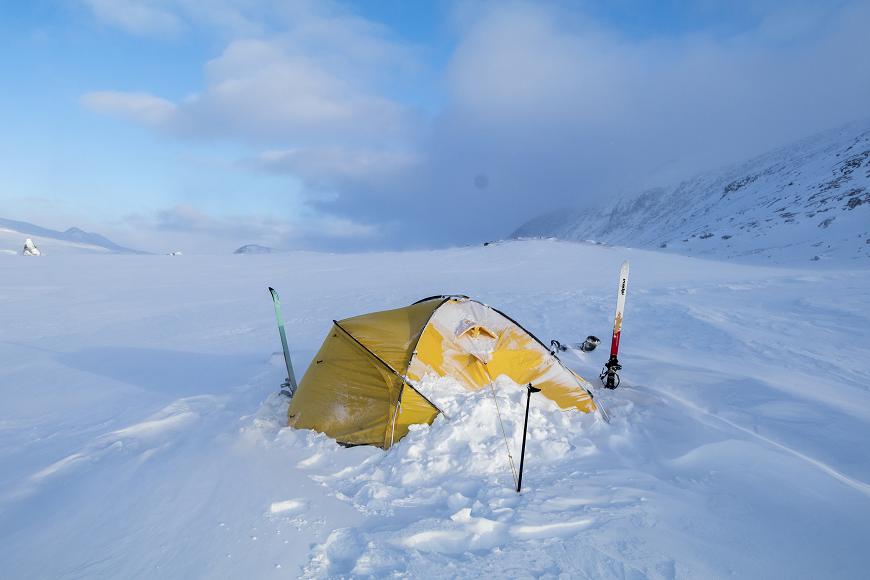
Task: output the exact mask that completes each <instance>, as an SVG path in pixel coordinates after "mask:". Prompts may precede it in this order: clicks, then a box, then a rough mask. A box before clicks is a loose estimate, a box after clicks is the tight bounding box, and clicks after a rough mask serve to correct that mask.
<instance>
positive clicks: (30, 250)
mask: <svg viewBox="0 0 870 580" xmlns="http://www.w3.org/2000/svg"><path fill="white" fill-rule="evenodd" d="M22 253H23V254H24V255H25V256H40V255H42V252H40V251H39V248H37V247H36V244H34V243H33V240H31V239H30V238H27V239H26V240H24V251H23V252H22Z"/></svg>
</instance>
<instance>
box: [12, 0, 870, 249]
mask: <svg viewBox="0 0 870 580" xmlns="http://www.w3.org/2000/svg"><path fill="white" fill-rule="evenodd" d="M0 10H2V18H0V36H2V40H0V42H2V51H0V65H2V70H4V71H5V73H6V75H5V82H4V83H3V90H2V91H0V120H2V126H3V138H2V139H0V217H6V218H10V219H20V220H26V221H32V222H35V223H38V224H40V225H43V226H48V227H56V228H66V227H69V226H71V225H78V226H81V227H85V228H87V229H91V230H95V231H99V232H101V233H104V234H106V235H109V236H110V237H113V238H116V239H117V241H119V242H121V243H125V244H128V245H132V246H135V247H141V248H143V249H148V250H153V251H163V250H169V249H175V248H176V247H180V248H184V249H188V250H192V251H207V250H208V249H215V250H216V251H226V250H230V249H232V248H233V247H235V246H238V245H241V244H243V243H263V244H266V245H272V246H278V247H285V248H292V247H307V248H324V249H340V250H344V249H357V248H374V247H392V248H407V247H426V246H435V245H444V244H452V243H467V242H475V241H479V240H481V239H488V238H494V237H501V236H504V235H507V234H508V233H510V231H512V230H513V229H514V228H515V227H516V226H517V225H519V224H520V223H521V222H522V221H524V220H525V219H527V218H528V217H533V215H534V214H535V213H540V212H543V211H548V210H552V209H554V208H557V207H563V206H583V205H592V204H595V203H600V202H604V201H607V200H609V199H611V198H612V197H613V196H617V195H620V194H622V193H625V192H629V191H632V190H634V189H636V188H638V187H648V186H652V185H657V184H659V183H660V182H662V181H665V180H672V179H676V178H678V177H684V176H686V174H689V173H691V172H694V171H698V170H701V169H705V168H708V167H714V166H716V165H721V164H724V163H728V162H731V161H735V160H739V159H741V158H745V157H748V156H749V155H751V154H755V153H759V152H762V151H764V150H765V149H766V148H769V147H772V146H775V145H779V144H782V143H785V142H787V141H789V140H792V139H796V138H799V137H803V136H805V135H808V134H810V133H812V132H814V131H818V130H821V129H824V128H827V127H830V126H834V125H837V124H841V123H844V122H848V121H851V120H854V119H857V118H862V117H866V116H868V114H867V107H866V103H867V102H870V64H868V61H870V59H867V58H866V40H865V39H866V31H867V30H868V29H870V17H868V15H870V9H868V2H865V1H844V2H812V1H799V2H788V3H783V2H768V1H763V0H762V1H758V2H749V1H740V0H738V1H733V2H724V1H717V0H697V1H676V0H670V1H663V2H645V1H640V0H613V1H610V2H591V1H590V2H551V3H540V2H539V3H522V2H400V1H398V0H385V1H375V0H366V1H363V2H355V3H354V2H347V3H338V2H336V3H333V2H282V1H278V0H239V1H237V2H234V1H231V0H212V1H206V0H146V1H139V0H54V1H48V0H35V1H33V2H4V3H3V7H2V8H0ZM627 168H630V169H627Z"/></svg>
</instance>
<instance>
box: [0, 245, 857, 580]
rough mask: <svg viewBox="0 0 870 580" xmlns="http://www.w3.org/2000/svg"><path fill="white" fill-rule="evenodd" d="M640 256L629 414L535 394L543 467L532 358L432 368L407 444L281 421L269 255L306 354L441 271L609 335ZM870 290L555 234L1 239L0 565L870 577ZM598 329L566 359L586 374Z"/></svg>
mask: <svg viewBox="0 0 870 580" xmlns="http://www.w3.org/2000/svg"><path fill="white" fill-rule="evenodd" d="M624 258H629V259H631V260H632V289H631V295H630V296H629V300H628V305H627V308H626V321H625V326H624V336H623V344H622V348H623V355H622V356H621V359H622V360H623V362H624V364H625V367H626V368H625V371H624V373H623V378H624V381H625V383H624V384H625V385H626V386H625V387H621V388H620V389H618V390H617V391H615V392H603V391H602V390H600V389H599V390H598V391H597V392H596V395H597V397H598V398H599V400H603V401H604V403H605V404H606V405H607V406H608V409H609V411H610V414H611V416H612V422H611V423H610V424H609V425H608V424H605V423H603V422H601V420H600V419H598V418H596V417H595V416H593V415H583V414H579V413H573V412H562V411H559V410H558V409H556V408H555V407H554V406H553V405H552V404H551V403H550V402H549V401H547V400H546V399H544V398H542V397H538V398H533V399H532V412H531V416H530V421H529V423H530V430H529V443H528V448H527V455H526V472H525V475H524V491H523V493H522V494H521V495H517V494H516V493H515V492H514V491H513V478H512V475H511V470H510V466H509V461H508V457H507V451H506V448H505V447H506V445H505V438H504V437H503V435H502V432H501V426H500V424H499V420H498V416H499V415H501V418H502V422H503V424H504V427H505V431H506V434H507V440H508V446H509V447H510V449H511V454H512V455H513V459H514V460H516V461H518V460H519V443H520V435H521V433H520V429H521V422H522V414H523V411H524V404H525V392H524V390H523V389H522V388H521V387H519V386H517V385H512V384H508V383H503V382H502V383H500V384H499V385H497V388H496V389H495V397H493V394H492V393H491V392H489V391H483V392H480V393H474V394H467V393H463V392H457V391H456V390H455V389H453V388H451V384H450V381H449V380H442V381H441V382H440V383H439V384H437V385H432V388H433V389H434V390H437V391H438V392H440V393H443V394H442V395H441V397H442V398H441V399H440V400H439V403H440V404H441V405H444V406H445V410H446V411H447V416H448V417H449V419H448V418H445V417H439V418H438V419H437V420H436V422H435V423H434V424H433V425H432V426H431V427H419V428H416V429H414V430H413V431H412V433H411V434H410V435H409V436H408V437H407V438H405V439H404V440H403V441H402V442H400V443H399V444H398V445H396V446H395V447H394V448H393V449H392V450H391V451H390V452H388V453H384V452H383V451H381V450H379V449H373V448H368V447H355V448H349V449H348V448H342V447H340V446H338V445H336V444H335V443H334V442H332V441H331V440H329V439H327V438H326V437H324V436H322V435H318V434H315V433H312V432H307V431H293V430H289V429H285V428H282V427H283V424H284V421H285V412H286V401H284V400H283V399H281V397H279V396H277V395H275V394H274V393H275V391H276V390H277V387H278V385H279V383H280V382H281V379H282V376H283V375H282V369H283V364H282V362H281V360H280V358H279V357H278V356H275V355H272V354H271V353H273V352H274V351H277V350H278V349H279V348H280V346H279V342H278V339H277V332H276V330H275V328H274V326H273V321H274V319H273V315H272V312H271V302H270V300H269V295H268V292H267V291H266V287H267V285H270V284H271V285H274V286H275V287H276V288H278V289H279V290H280V291H281V294H282V304H283V306H284V312H285V316H286V317H287V326H288V330H289V338H290V343H291V349H292V350H293V352H294V355H295V357H296V366H297V367H299V368H301V369H304V368H305V366H306V365H307V362H308V361H309V360H310V358H311V356H312V355H313V353H314V351H315V350H316V349H317V348H318V346H319V345H320V342H321V340H322V338H323V335H324V333H325V332H326V331H327V330H328V328H329V324H330V321H331V320H332V319H334V318H342V317H346V316H350V315H353V314H358V313H361V312H367V311H371V310H375V309H380V308H391V307H396V306H401V305H404V304H407V303H410V302H413V301H414V300H416V299H418V298H421V297H423V296H427V295H431V294H434V293H438V292H445V293H459V292H462V293H466V294H470V295H473V296H475V297H476V298H479V299H481V300H483V301H485V302H487V303H491V304H493V305H495V306H498V307H499V308H501V309H503V310H504V311H505V312H507V313H509V314H510V315H511V316H513V317H515V318H516V319H517V320H518V321H520V322H521V323H522V324H523V325H524V326H526V327H527V328H529V330H531V331H532V332H534V333H536V334H537V335H538V336H539V337H540V338H542V339H544V340H548V339H550V338H559V339H562V340H566V341H569V342H572V341H577V340H579V339H582V338H583V337H585V336H586V334H589V333H593V334H597V335H599V336H602V337H605V336H607V333H608V329H609V327H610V324H611V320H610V317H611V316H612V309H613V302H614V292H615V289H614V288H613V286H614V284H615V279H616V273H617V269H618V267H619V264H620V262H621V261H622V259H624ZM399 262H401V263H402V264H403V266H404V267H403V268H401V269H399V268H396V264H397V263H399ZM868 290H870V272H867V271H833V270H829V271H823V272H810V271H801V270H785V269H774V268H756V267H748V266H737V265H733V264H725V263H716V262H705V261H701V260H695V259H689V258H682V257H678V256H673V255H665V254H659V253H654V252H643V251H637V250H625V249H618V248H606V247H593V246H583V245H577V244H565V243H549V242H529V243H508V244H502V245H497V246H490V247H486V248H466V249H455V250H445V251H438V252H418V253H408V254H364V255H353V256H342V255H323V254H314V253H288V254H283V255H267V256H250V257H248V258H247V259H244V260H238V259H233V258H231V257H193V256H189V257H185V259H184V260H172V259H169V258H166V257H163V256H68V257H66V258H65V259H61V257H59V256H51V255H47V256H45V257H44V258H42V259H40V260H4V261H2V262H0V296H2V302H0V304H2V306H0V344H2V349H0V575H2V576H3V577H10V578H19V577H22V578H23V577H52V578H59V577H161V578H189V577H222V578H238V577H251V578H255V577H296V576H298V575H300V574H305V575H309V576H318V577H319V576H350V575H363V576H366V575H370V576H377V577H381V576H385V575H390V574H394V573H398V574H406V575H409V576H413V577H423V576H425V577H455V576H465V577H479V576H483V575H502V576H511V577H523V576H537V577H540V576H544V577H558V576H560V575H565V576H569V577H583V576H587V577H601V576H604V577H660V578H671V577H688V576H692V577H699V576H701V577H711V576H717V577H721V576H725V575H737V576H741V577H750V576H751V577H759V576H775V577H822V576H824V577H831V576H838V577H856V578H857V577H862V576H864V575H865V573H866V569H867V566H868V565H870V554H868V553H867V551H866V549H865V547H864V544H865V543H866V538H867V536H868V532H870V523H868V522H870V487H868V484H867V482H870V462H868V461H867V453H866V449H865V442H866V441H867V438H868V435H870V387H868V385H870V362H868V360H867V357H866V352H867V349H868V347H870V338H868V335H867V331H866V328H868V325H870V320H868V318H870V315H868V312H870V292H868ZM604 350H605V349H600V350H599V351H596V352H594V353H590V354H588V355H586V358H585V359H584V360H580V359H574V360H572V359H571V358H570V357H569V356H568V355H566V358H565V360H566V362H567V363H568V364H570V365H572V366H574V368H575V369H577V370H578V372H580V373H581V374H582V375H584V376H586V377H587V378H590V379H591V378H594V375H595V374H596V373H597V371H598V370H599V368H600V366H601V364H602V362H603V360H604V358H605V356H606V352H604ZM496 401H497V403H498V412H497V411H496Z"/></svg>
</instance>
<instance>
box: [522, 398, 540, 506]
mask: <svg viewBox="0 0 870 580" xmlns="http://www.w3.org/2000/svg"><path fill="white" fill-rule="evenodd" d="M526 388H527V389H528V393H529V394H528V396H527V397H526V420H525V422H524V423H523V449H522V451H520V476H519V478H518V479H517V493H520V490H521V489H522V488H523V463H524V462H525V460H526V433H527V432H528V430H529V405H530V404H531V402H532V393H539V392H540V391H541V389H538V388H536V387H533V386H532V383H529V384H528V386H527V387H526Z"/></svg>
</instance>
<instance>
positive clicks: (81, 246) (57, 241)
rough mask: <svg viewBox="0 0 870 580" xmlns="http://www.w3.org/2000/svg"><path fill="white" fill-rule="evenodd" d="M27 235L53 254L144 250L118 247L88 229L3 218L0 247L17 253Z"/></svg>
mask: <svg viewBox="0 0 870 580" xmlns="http://www.w3.org/2000/svg"><path fill="white" fill-rule="evenodd" d="M25 238H34V241H35V242H36V244H37V246H38V247H39V248H40V249H44V250H45V251H46V253H50V254H69V253H107V252H111V253H119V254H141V253H143V252H139V251H138V250H131V249H130V248H125V247H124V246H119V245H118V244H116V243H115V242H113V241H112V240H110V239H108V238H106V237H105V236H101V235H100V234H93V233H90V232H86V231H84V230H81V229H79V228H76V227H72V228H69V229H68V230H66V231H64V232H61V231H57V230H52V229H48V228H43V227H40V226H37V225H34V224H31V223H28V222H21V221H16V220H9V219H4V218H0V249H3V250H14V251H16V252H18V251H20V250H21V246H23V245H24V240H25Z"/></svg>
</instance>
